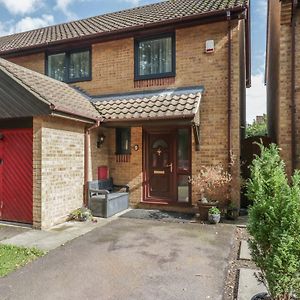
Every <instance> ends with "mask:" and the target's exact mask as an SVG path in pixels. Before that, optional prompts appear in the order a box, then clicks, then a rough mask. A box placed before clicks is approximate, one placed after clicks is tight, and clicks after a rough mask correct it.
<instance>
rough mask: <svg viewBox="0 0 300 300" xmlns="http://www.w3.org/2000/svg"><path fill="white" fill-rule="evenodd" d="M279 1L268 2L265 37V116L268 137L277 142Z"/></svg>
mask: <svg viewBox="0 0 300 300" xmlns="http://www.w3.org/2000/svg"><path fill="white" fill-rule="evenodd" d="M280 8H281V5H280V1H279V0H269V2H268V28H267V30H268V35H267V39H268V41H267V54H268V56H267V60H266V62H267V63H266V81H267V116H268V135H269V136H270V138H271V139H272V140H273V141H274V142H277V139H278V138H277V134H278V122H277V119H278V117H279V116H278V108H279V102H278V101H279V53H280V48H279V46H280Z"/></svg>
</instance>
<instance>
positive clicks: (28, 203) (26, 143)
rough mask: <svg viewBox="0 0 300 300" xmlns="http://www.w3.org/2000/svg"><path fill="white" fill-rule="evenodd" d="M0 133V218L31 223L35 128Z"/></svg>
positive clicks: (0, 131)
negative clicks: (0, 136)
mask: <svg viewBox="0 0 300 300" xmlns="http://www.w3.org/2000/svg"><path fill="white" fill-rule="evenodd" d="M0 135H2V138H1V139H0V219H1V220H6V221H15V222H23V223H32V201H33V195H32V180H33V165H32V141H33V135H32V129H16V130H0Z"/></svg>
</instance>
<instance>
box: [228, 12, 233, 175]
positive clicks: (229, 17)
mask: <svg viewBox="0 0 300 300" xmlns="http://www.w3.org/2000/svg"><path fill="white" fill-rule="evenodd" d="M227 20H228V102H227V105H228V106H227V114H228V121H227V126H228V127H227V135H228V171H229V173H230V172H231V154H232V153H231V113H232V111H231V44H232V41H231V13H230V10H229V11H227Z"/></svg>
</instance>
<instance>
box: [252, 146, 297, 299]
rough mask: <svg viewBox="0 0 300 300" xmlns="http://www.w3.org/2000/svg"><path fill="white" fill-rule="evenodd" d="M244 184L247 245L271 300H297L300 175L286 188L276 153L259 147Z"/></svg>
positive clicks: (271, 149) (282, 164) (284, 176)
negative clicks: (249, 202) (247, 201)
mask: <svg viewBox="0 0 300 300" xmlns="http://www.w3.org/2000/svg"><path fill="white" fill-rule="evenodd" d="M259 146H260V149H261V155H260V156H256V158H255V159H254V161H253V163H252V166H251V178H250V180H249V181H248V183H247V189H248V191H247V193H248V197H249V198H250V199H251V200H252V201H253V206H252V207H251V208H250V209H249V222H248V227H247V228H248V231H249V233H250V235H251V238H250V241H249V245H250V249H251V254H252V257H253V260H254V262H255V263H256V265H257V266H258V267H259V268H260V270H261V272H260V276H259V279H260V280H261V281H262V282H263V283H264V284H265V285H266V287H267V289H268V290H269V294H270V296H271V298H272V299H276V300H289V299H294V298H293V295H297V296H298V297H299V296H300V173H299V172H298V171H296V172H295V174H294V175H293V176H292V180H291V183H290V184H289V182H288V178H287V175H286V173H285V166H284V162H283V161H282V160H281V159H280V155H279V149H278V147H277V146H276V145H274V144H272V145H271V146H270V148H265V147H264V146H263V145H259Z"/></svg>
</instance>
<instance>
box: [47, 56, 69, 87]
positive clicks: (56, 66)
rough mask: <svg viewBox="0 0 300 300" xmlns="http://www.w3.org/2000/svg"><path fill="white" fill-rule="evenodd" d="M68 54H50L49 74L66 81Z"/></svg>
mask: <svg viewBox="0 0 300 300" xmlns="http://www.w3.org/2000/svg"><path fill="white" fill-rule="evenodd" d="M65 60H66V54H65V53H59V54H54V55H49V56H48V76H50V77H52V78H54V79H57V80H60V81H64V80H65V78H66V68H65Z"/></svg>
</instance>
